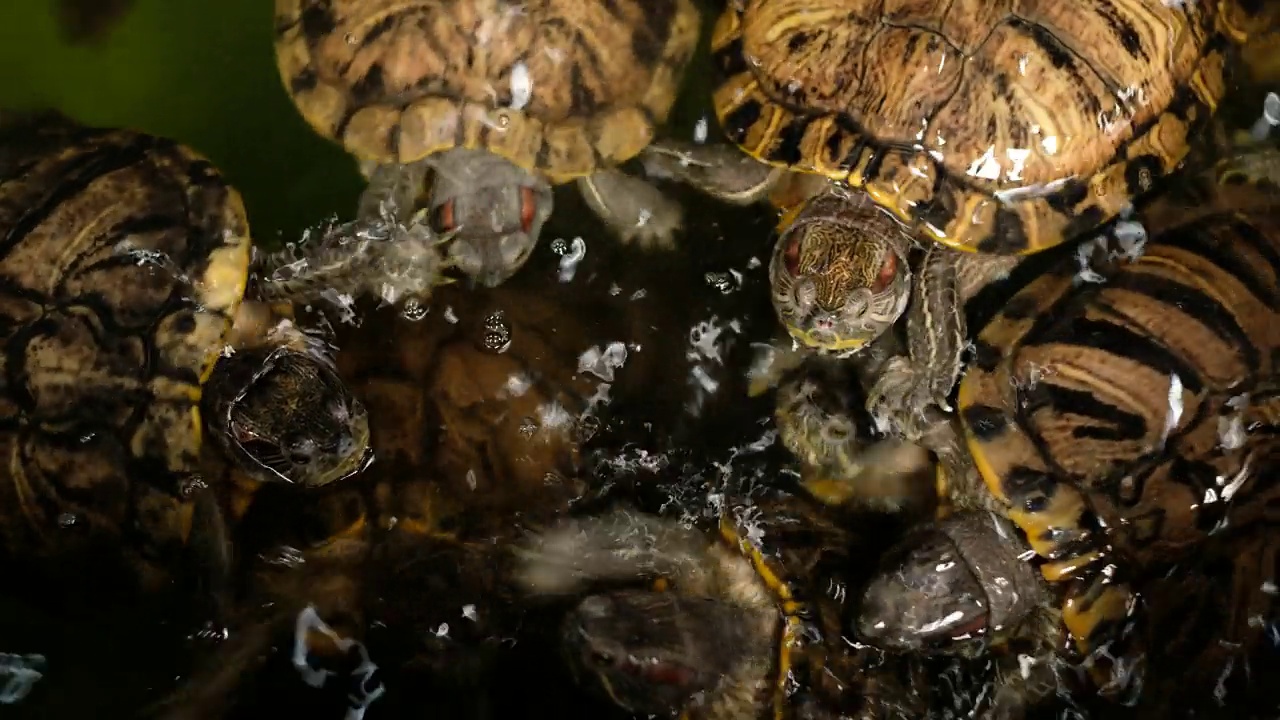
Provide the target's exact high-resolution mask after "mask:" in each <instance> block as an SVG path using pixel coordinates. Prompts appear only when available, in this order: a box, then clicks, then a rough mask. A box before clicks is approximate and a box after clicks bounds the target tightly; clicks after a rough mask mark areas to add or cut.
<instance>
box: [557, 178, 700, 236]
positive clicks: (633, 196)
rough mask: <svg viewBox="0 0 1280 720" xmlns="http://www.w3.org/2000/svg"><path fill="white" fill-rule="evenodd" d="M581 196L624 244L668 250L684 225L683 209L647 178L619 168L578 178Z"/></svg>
mask: <svg viewBox="0 0 1280 720" xmlns="http://www.w3.org/2000/svg"><path fill="white" fill-rule="evenodd" d="M578 189H579V190H580V191H581V193H582V197H583V199H585V200H586V201H587V205H589V206H590V207H591V209H592V211H594V212H595V213H596V215H598V216H599V217H600V219H601V220H603V221H604V222H605V223H606V224H607V225H609V227H610V228H611V229H612V230H613V231H614V233H615V234H616V235H617V236H618V238H619V239H620V240H621V241H622V242H623V243H625V244H628V245H637V246H639V247H640V248H641V249H645V250H671V249H674V248H675V246H676V243H675V236H676V234H677V233H679V232H680V230H681V229H682V228H683V227H684V210H683V209H682V208H681V207H680V204H679V203H677V202H676V201H674V200H672V199H671V198H669V197H667V196H666V195H665V194H663V193H662V191H660V190H658V188H656V187H654V186H653V185H650V184H649V183H648V182H647V181H645V180H643V179H641V178H637V177H632V176H630V175H627V174H626V173H624V172H621V171H619V170H605V171H602V172H598V173H596V174H594V175H590V176H588V177H584V178H581V179H580V180H579V181H578Z"/></svg>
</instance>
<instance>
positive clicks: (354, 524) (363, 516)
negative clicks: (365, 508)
mask: <svg viewBox="0 0 1280 720" xmlns="http://www.w3.org/2000/svg"><path fill="white" fill-rule="evenodd" d="M368 527H369V516H368V514H367V513H363V512H362V513H360V517H358V518H356V519H355V520H353V521H351V524H350V525H348V526H346V527H345V528H343V529H341V530H339V531H338V532H336V533H333V534H332V535H330V536H329V537H327V538H325V540H324V542H322V543H320V544H319V545H320V546H321V547H323V546H325V545H333V544H335V543H340V542H343V541H347V540H351V541H356V540H363V539H364V535H365V531H366V529H367V528H368Z"/></svg>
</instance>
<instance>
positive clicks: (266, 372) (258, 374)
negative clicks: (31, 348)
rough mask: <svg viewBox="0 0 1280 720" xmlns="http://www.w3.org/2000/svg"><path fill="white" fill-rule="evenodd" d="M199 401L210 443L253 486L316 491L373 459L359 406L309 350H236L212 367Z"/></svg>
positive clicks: (327, 363)
mask: <svg viewBox="0 0 1280 720" xmlns="http://www.w3.org/2000/svg"><path fill="white" fill-rule="evenodd" d="M313 342H314V341H313ZM205 395H206V397H205V406H206V408H207V410H206V413H207V414H206V417H207V418H208V421H207V422H208V423H209V430H210V431H211V432H212V434H213V436H214V439H215V441H216V442H217V443H218V445H220V446H221V447H222V448H223V450H224V451H226V452H227V453H228V455H229V456H230V458H231V459H232V460H233V461H234V462H235V463H236V464H237V465H239V466H240V468H241V469H243V470H245V471H246V472H248V473H249V475H250V476H252V477H254V478H255V479H257V480H261V481H264V482H286V483H290V484H295V485H301V486H304V487H318V486H321V485H328V484H329V483H332V482H335V481H338V480H343V479H345V478H347V477H350V476H352V475H354V474H356V473H358V472H360V471H361V470H363V469H364V468H365V467H367V466H368V465H369V463H370V462H371V461H372V460H373V451H372V448H371V446H370V444H369V416H368V413H367V411H366V410H365V408H364V405H363V404H361V402H360V401H359V400H357V399H356V397H355V396H354V395H352V393H351V391H350V389H348V388H347V386H346V384H345V383H344V382H343V381H342V378H340V377H339V376H338V372H337V368H335V367H334V365H333V364H332V362H331V360H330V358H329V357H328V355H327V354H326V353H323V352H320V351H318V350H316V349H315V348H309V347H305V346H295V345H293V344H283V345H276V346H271V345H266V346H262V347H250V348H245V349H241V350H237V351H235V352H234V353H232V354H231V355H229V356H227V357H224V358H222V359H221V360H220V361H219V362H218V365H217V367H216V368H215V370H214V376H213V377H212V378H211V379H210V383H209V385H208V387H207V388H206V393H205Z"/></svg>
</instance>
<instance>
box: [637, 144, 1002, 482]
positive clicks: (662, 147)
mask: <svg viewBox="0 0 1280 720" xmlns="http://www.w3.org/2000/svg"><path fill="white" fill-rule="evenodd" d="M642 158H643V161H644V165H645V170H646V172H648V173H649V174H651V175H655V176H659V177H666V178H670V179H675V180H679V181H682V182H685V183H687V184H689V185H691V186H692V187H694V188H696V189H698V190H700V191H702V192H704V193H707V194H709V195H711V196H713V197H715V198H717V199H720V200H723V201H726V202H731V203H735V204H742V205H745V204H749V203H753V202H758V201H761V200H765V199H772V200H773V201H774V202H775V204H782V205H783V210H784V213H783V216H782V219H781V221H780V223H779V227H778V233H779V238H778V241H777V244H776V245H775V247H774V250H773V257H772V260H771V262H770V265H769V279H770V284H771V286H772V290H773V295H772V299H773V303H774V308H775V310H776V311H777V313H778V317H779V320H780V321H781V322H782V324H783V326H784V327H785V328H786V330H787V332H788V334H789V335H790V336H791V338H792V339H793V341H794V342H795V343H796V344H797V345H798V346H799V347H801V348H804V349H805V350H808V351H810V352H812V353H813V354H814V355H818V356H834V357H837V358H849V359H850V360H851V361H853V359H854V358H855V357H859V356H865V355H867V354H871V355H872V356H885V355H895V356H896V357H893V358H892V359H891V360H890V361H889V363H888V365H887V366H883V367H880V368H879V370H878V371H877V372H876V373H875V374H874V375H871V376H870V377H873V378H875V379H874V380H873V381H872V382H871V383H869V385H870V391H869V392H868V393H867V396H866V408H867V410H868V411H869V412H870V413H871V417H872V420H873V421H874V423H875V425H876V427H877V428H878V429H879V430H880V431H881V432H886V433H889V434H894V435H898V436H900V437H902V438H903V439H905V440H907V441H908V442H918V441H919V440H920V439H921V438H923V437H924V436H925V435H927V433H928V419H927V415H928V413H929V411H930V409H931V408H936V407H941V408H944V409H946V408H947V405H946V399H947V396H948V395H949V394H950V392H951V389H952V387H953V386H954V384H955V381H956V379H957V377H958V376H959V372H960V359H961V353H962V351H963V350H964V338H965V335H966V328H965V326H964V317H963V314H962V312H961V308H962V307H963V304H964V303H965V302H966V301H967V300H968V299H969V298H971V297H972V296H973V295H974V294H975V293H977V292H978V291H980V290H981V289H982V288H983V287H985V286H986V285H987V284H988V283H990V282H992V281H994V280H997V279H999V278H1000V277H1002V276H1004V275H1005V274H1007V273H1008V272H1009V271H1010V270H1011V269H1012V268H1013V267H1014V266H1016V264H1017V262H1018V258H1017V257H1005V256H990V255H975V254H969V253H961V252H957V251H953V250H950V249H947V248H944V247H942V246H939V245H936V244H933V243H931V244H929V245H927V246H925V247H924V248H922V249H921V248H919V247H918V244H917V243H916V242H915V241H913V240H912V239H911V236H910V234H909V231H908V229H907V228H906V227H905V226H903V225H902V224H901V223H899V222H897V221H896V220H894V219H893V218H892V217H890V216H889V215H888V214H887V213H886V212H884V211H883V210H881V209H879V208H878V207H877V206H876V205H875V204H874V203H872V202H871V201H870V200H869V199H867V198H866V197H864V196H863V195H861V194H859V193H855V192H852V191H848V190H845V189H843V188H840V187H839V186H836V185H835V184H833V183H830V182H827V181H825V180H822V179H820V178H819V179H817V180H818V181H817V182H812V181H811V182H793V181H794V179H795V176H793V175H790V174H788V173H786V172H785V171H781V170H778V169H776V168H771V167H769V166H767V165H764V164H763V163H760V162H757V161H755V160H754V159H752V158H750V157H748V156H746V155H744V154H743V153H741V152H740V151H738V150H737V149H736V148H733V147H730V146H724V145H694V144H691V143H674V142H662V143H656V144H654V145H651V146H650V147H649V148H648V149H646V150H645V151H644V153H643V154H642ZM789 182H790V183H791V186H790V187H786V184H787V183H789ZM780 196H781V197H783V198H785V200H782V201H781V203H779V197H780ZM788 205H790V206H791V207H787V206H788ZM916 255H921V256H922V258H921V259H919V260H917V261H915V263H914V264H913V262H912V259H913V257H914V256H916ZM904 314H905V315H906V316H907V327H906V334H907V343H906V347H907V351H906V352H905V353H903V352H901V351H900V349H898V346H897V345H896V339H895V338H893V334H892V333H890V332H889V330H890V329H891V328H893V327H894V326H895V324H896V323H897V322H898V321H899V319H900V318H902V316H903V315H904ZM864 362H865V361H864ZM870 362H871V363H872V364H874V365H876V366H877V367H879V366H880V363H881V360H880V358H879V357H876V358H875V359H873V360H871V361H870ZM863 374H864V375H866V373H863ZM792 394H793V395H794V394H795V393H794V392H793V393H792ZM801 395H802V396H803V395H805V394H803V393H802V394H801ZM827 416H828V414H827V413H826V412H825V411H823V410H822V409H820V408H816V407H803V406H801V407H795V408H793V409H791V410H788V411H786V412H780V414H779V417H780V420H783V421H785V422H788V423H792V424H791V425H790V428H789V429H788V430H784V433H785V432H789V433H790V434H791V435H793V436H795V437H797V438H799V442H800V443H802V444H803V445H805V446H807V447H809V448H810V449H811V450H812V451H813V452H811V453H809V454H812V455H815V456H821V457H824V458H825V460H823V461H822V462H821V464H825V465H828V466H833V467H837V468H839V467H841V466H842V465H845V463H843V462H842V461H841V460H840V458H841V455H842V453H841V451H840V448H839V447H838V444H836V445H832V444H830V443H829V442H828V441H827V439H826V438H828V437H833V436H838V435H839V433H838V432H837V430H838V428H835V427H826V425H827V424H826V423H821V422H813V418H821V417H827ZM846 422H847V418H844V417H831V420H830V423H831V424H832V425H841V424H844V423H846ZM837 474H838V475H845V476H849V477H852V476H856V475H859V474H860V473H859V471H858V470H857V469H855V468H851V467H846V468H845V471H844V472H838V473H837ZM869 494H871V495H874V494H876V493H869Z"/></svg>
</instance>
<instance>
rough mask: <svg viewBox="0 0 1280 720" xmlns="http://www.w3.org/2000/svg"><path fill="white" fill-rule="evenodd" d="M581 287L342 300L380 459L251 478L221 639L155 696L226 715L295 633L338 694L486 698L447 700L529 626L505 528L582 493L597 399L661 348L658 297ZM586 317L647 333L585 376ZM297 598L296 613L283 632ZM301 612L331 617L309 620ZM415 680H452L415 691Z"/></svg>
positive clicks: (355, 383) (345, 371)
mask: <svg viewBox="0 0 1280 720" xmlns="http://www.w3.org/2000/svg"><path fill="white" fill-rule="evenodd" d="M337 242H339V238H338V236H335V235H326V236H325V237H324V239H323V240H322V244H327V243H337ZM335 247H336V246H335ZM312 252H315V253H319V254H322V255H333V256H335V257H336V256H337V255H339V254H340V253H341V250H340V249H332V252H331V253H326V252H325V251H324V249H323V248H313V250H312ZM548 284H549V287H548ZM583 294H584V290H583V288H582V287H572V288H569V287H565V286H561V285H560V284H559V283H558V282H557V281H556V280H555V279H554V278H547V277H544V276H541V275H522V276H520V277H517V278H513V279H512V281H511V282H508V283H504V284H503V285H501V286H499V287H495V288H492V289H488V288H473V289H466V288H462V287H460V286H459V285H456V284H455V285H450V286H447V287H444V288H441V289H439V291H438V292H437V293H436V294H435V295H434V296H433V305H432V312H430V313H428V314H426V315H425V316H423V317H421V318H417V319H412V318H408V317H405V316H404V315H403V314H401V313H396V312H393V310H394V308H391V307H381V308H373V307H371V305H370V303H368V302H360V303H358V304H357V306H356V308H355V310H356V318H355V322H354V323H352V324H341V325H340V326H339V327H338V329H337V340H338V342H339V344H340V346H341V347H342V348H343V350H342V352H340V353H339V354H338V356H337V359H336V362H337V367H338V369H339V373H340V375H341V377H342V378H343V379H344V380H345V382H346V383H347V385H348V387H350V388H351V389H352V392H353V393H354V395H355V396H356V397H358V398H359V399H360V401H361V402H362V403H363V404H364V406H365V407H366V408H367V409H368V412H369V417H370V425H371V438H372V447H373V449H374V452H375V454H376V456H377V458H378V461H377V462H376V463H375V464H374V465H372V466H371V467H370V468H369V469H368V470H367V471H366V472H364V473H363V474H362V475H361V476H360V477H358V478H355V479H354V480H353V481H351V482H346V483H342V484H340V485H334V486H332V487H330V488H325V489H323V491H322V492H318V493H309V494H308V495H307V497H306V499H305V502H299V500H298V499H297V498H296V497H293V496H291V495H288V494H284V493H282V492H273V493H271V494H270V495H266V494H264V495H262V496H261V497H260V498H259V499H258V500H257V502H255V505H254V507H253V508H251V509H250V511H249V512H247V513H245V514H244V515H243V516H242V519H241V521H240V522H239V523H238V525H237V528H236V533H237V542H238V543H239V545H240V546H241V548H242V550H241V553H240V555H241V557H243V558H244V559H245V562H246V563H247V565H246V567H245V568H244V569H243V571H242V572H243V574H244V575H245V577H246V578H247V579H246V580H245V582H244V584H243V586H242V587H240V588H239V597H240V598H241V600H240V602H239V603H238V604H237V607H238V608H240V609H241V612H240V614H239V616H238V618H237V620H236V623H235V625H234V627H233V629H232V631H231V633H230V639H229V640H226V641H224V642H222V643H221V644H220V646H219V647H218V648H217V649H216V650H215V652H213V653H212V654H211V655H209V656H207V657H205V658H202V660H201V662H200V666H199V667H200V670H199V671H197V672H196V673H194V674H192V675H191V676H190V677H189V678H188V679H187V680H186V681H184V683H183V685H182V686H181V687H179V688H177V689H176V690H175V691H174V693H173V694H172V695H170V696H168V697H166V698H164V699H163V700H162V701H161V702H160V703H159V704H158V705H157V706H156V707H155V708H153V715H154V716H155V717H163V718H168V719H170V720H178V719H180V718H182V719H186V720H191V719H193V718H216V717H226V716H227V715H226V713H227V712H228V711H229V708H228V704H229V703H233V702H242V703H252V702H253V699H252V697H250V696H251V694H252V693H251V690H252V688H251V686H250V681H251V679H253V678H256V677H260V676H261V675H262V674H263V673H265V672H267V670H268V668H267V667H266V665H265V663H266V661H267V659H268V658H270V657H271V656H272V653H271V649H272V647H273V646H275V647H284V648H289V647H294V646H295V645H294V644H295V642H297V643H301V644H300V645H299V647H303V648H304V649H303V650H301V651H298V652H299V655H298V656H296V657H295V658H294V661H295V663H298V664H299V665H298V667H299V669H300V670H301V671H303V672H304V677H312V678H316V677H321V676H325V677H327V678H328V682H330V683H347V684H345V685H344V684H339V685H338V687H340V688H345V689H346V691H347V692H349V693H350V694H351V699H352V703H353V704H354V705H360V704H362V703H369V702H373V701H374V700H375V699H376V698H378V697H380V692H381V691H380V690H379V688H381V687H383V685H382V683H384V682H385V683H386V685H387V686H389V687H395V688H396V690H397V692H396V693H394V694H395V695H397V696H399V698H401V699H402V700H403V701H405V702H414V703H418V702H422V703H428V704H429V705H431V706H433V707H440V706H442V705H445V706H447V707H445V708H443V709H441V712H445V713H446V714H448V715H449V716H450V717H458V716H460V715H461V714H463V713H470V712H475V713H477V716H483V717H488V715H486V714H485V712H486V710H485V709H484V708H483V707H480V708H476V707H472V706H470V705H468V706H467V707H466V708H465V709H461V710H460V709H458V708H457V707H454V706H452V705H448V703H450V702H453V700H454V699H455V698H454V696H456V695H459V694H460V695H461V696H462V697H464V698H465V699H466V702H473V701H474V703H478V704H480V705H484V704H485V703H489V702H498V701H496V700H491V698H490V695H491V694H490V693H488V692H487V691H486V687H483V686H484V684H485V683H486V682H488V678H489V676H488V675H487V673H488V672H489V669H490V668H491V663H493V662H494V661H495V660H496V659H497V658H499V657H501V656H502V653H504V652H505V650H504V648H505V647H506V646H507V645H510V644H512V639H513V638H519V639H520V643H521V644H524V643H525V641H526V640H528V637H527V636H528V634H529V633H530V630H529V629H528V628H527V623H525V621H524V616H525V610H524V607H523V605H522V603H521V597H520V596H519V594H518V592H517V591H516V589H514V587H513V585H512V582H511V581H510V579H509V578H510V574H511V572H512V570H511V569H512V568H514V564H515V557H514V554H513V552H512V550H513V547H514V542H515V540H516V539H518V538H520V537H523V534H522V533H523V531H524V530H525V529H527V528H530V527H541V526H543V525H544V524H548V523H551V522H553V521H554V519H555V518H557V517H559V516H560V515H562V514H564V513H566V512H568V510H569V509H570V508H571V507H576V506H578V505H581V504H590V503H591V502H593V497H594V495H595V494H596V493H597V492H598V491H599V490H600V489H599V488H597V487H596V486H595V484H594V481H593V479H592V477H591V476H590V475H589V474H588V473H587V472H586V467H585V463H584V453H585V452H586V448H588V447H596V446H599V445H600V444H601V443H604V442H606V438H607V435H608V432H607V431H608V425H607V419H608V411H607V409H606V408H605V407H604V406H603V405H602V403H603V402H604V401H606V400H612V401H614V402H617V401H621V400H623V399H625V398H626V397H628V396H629V395H635V394H641V393H644V392H645V391H646V390H647V389H648V388H650V387H652V384H653V383H654V382H655V378H656V377H658V375H657V373H658V371H659V368H660V367H661V366H658V365H655V364H654V362H655V361H657V360H659V359H661V358H664V357H666V355H664V354H662V353H661V349H662V347H663V340H662V336H661V331H660V328H661V325H660V324H659V323H656V322H655V321H654V317H655V314H656V313H659V312H660V308H661V307H662V306H661V305H660V304H658V303H657V301H640V302H637V301H634V300H630V299H628V298H626V297H625V296H620V297H616V298H615V297H614V296H607V297H605V296H604V292H603V291H602V292H601V293H600V295H601V297H598V300H599V302H598V306H597V307H598V308H600V309H601V312H598V313H595V314H593V315H592V317H591V318H590V319H586V318H582V317H581V316H579V315H577V314H575V313H571V312H567V311H566V308H568V307H572V305H573V304H575V303H580V302H582V297H583ZM586 294H587V296H588V297H592V296H594V294H593V293H591V292H590V291H588V292H587V293H586ZM597 334H600V335H599V336H603V337H611V338H619V337H621V338H626V340H627V341H628V342H634V343H636V344H637V345H638V346H641V347H644V350H643V351H636V352H633V353H632V354H631V355H630V356H629V358H628V360H627V363H626V366H625V367H624V368H620V369H618V368H615V369H614V372H615V374H614V375H613V379H612V380H611V381H607V382H606V381H602V380H601V378H599V377H597V376H595V375H593V374H592V373H591V372H588V371H587V370H584V369H583V367H582V366H581V364H580V357H582V356H583V355H584V353H586V352H589V351H590V349H591V347H592V346H593V343H598V342H599V341H598V339H597V338H598V335H597ZM269 490H270V488H269ZM309 607H310V610H309V609H308V608H309ZM312 613H313V615H312ZM303 615H306V617H307V618H309V619H308V623H309V625H308V627H309V628H310V629H311V631H310V632H305V633H301V634H299V633H298V632H297V627H298V623H299V622H300V619H299V618H301V617H303ZM315 618H319V619H320V620H323V622H324V623H325V624H326V625H327V626H328V627H329V628H331V629H332V631H333V633H334V636H332V637H330V636H328V635H326V634H325V633H324V632H321V631H317V628H316V623H315V622H314V619H315ZM335 637H336V638H345V639H349V640H350V641H352V642H355V643H359V644H360V646H361V647H365V648H367V655H368V657H369V658H372V662H373V663H376V664H377V665H378V666H379V670H378V675H377V677H373V676H372V675H371V667H370V666H368V665H361V664H360V663H354V664H352V660H353V659H352V658H348V657H347V655H346V654H347V653H348V652H354V650H352V649H351V648H353V647H355V646H353V645H350V644H349V643H342V645H343V647H339V646H338V644H335V641H334V638H335ZM344 663H346V664H344ZM308 664H309V667H308ZM326 673H328V675H327V676H326V675H325V674H326ZM334 675H336V676H338V677H336V678H335V677H333V676H334ZM423 676H425V677H426V680H423V679H422V678H423ZM420 686H430V687H432V688H435V689H442V688H455V689H456V688H457V687H459V686H461V687H462V688H463V689H462V691H461V692H460V693H453V692H444V691H443V690H442V691H441V692H440V693H439V694H438V696H437V695H436V694H435V693H434V692H433V693H432V695H431V697H427V698H424V697H422V696H421V695H420V694H417V693H415V691H414V688H415V687H420ZM273 687H278V686H275V685H273ZM424 692H425V691H424ZM272 694H273V695H274V694H275V690H272ZM406 696H411V698H406ZM392 701H393V700H392V698H391V696H390V695H388V697H387V699H386V700H382V701H379V702H381V703H382V704H386V703H387V702H392ZM422 711H423V710H422V707H419V706H415V709H414V710H413V712H415V713H417V714H421V712H422Z"/></svg>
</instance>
